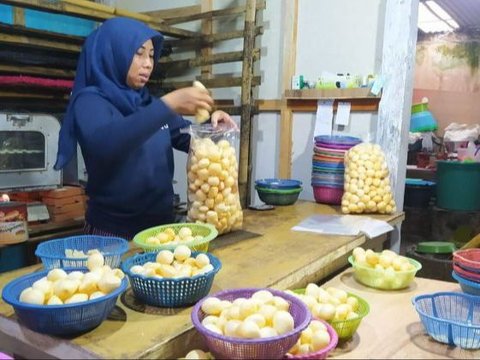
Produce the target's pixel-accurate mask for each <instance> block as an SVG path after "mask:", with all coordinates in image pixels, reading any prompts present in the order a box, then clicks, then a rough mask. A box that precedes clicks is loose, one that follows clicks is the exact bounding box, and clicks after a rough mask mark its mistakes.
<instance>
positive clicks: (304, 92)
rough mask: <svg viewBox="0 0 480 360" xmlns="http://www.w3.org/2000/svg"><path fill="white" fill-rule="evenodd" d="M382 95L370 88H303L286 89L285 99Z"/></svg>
mask: <svg viewBox="0 0 480 360" xmlns="http://www.w3.org/2000/svg"><path fill="white" fill-rule="evenodd" d="M380 97H381V96H376V95H373V94H372V93H371V92H370V88H352V89H301V90H285V99H287V100H290V99H295V100H298V99H302V100H320V99H325V100H328V99H332V100H338V99H340V100H341V99H352V100H354V99H356V100H363V99H370V100H371V99H376V100H377V101H378V100H380Z"/></svg>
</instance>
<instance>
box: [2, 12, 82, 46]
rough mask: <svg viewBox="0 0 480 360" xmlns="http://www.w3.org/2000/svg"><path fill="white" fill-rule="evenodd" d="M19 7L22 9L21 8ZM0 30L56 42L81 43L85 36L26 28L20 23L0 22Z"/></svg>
mask: <svg viewBox="0 0 480 360" xmlns="http://www.w3.org/2000/svg"><path fill="white" fill-rule="evenodd" d="M19 9H20V10H23V9H21V8H19ZM0 32H2V33H5V34H12V35H25V36H29V37H34V38H39V39H47V40H54V41H56V42H63V43H68V44H77V45H82V44H83V42H84V41H85V38H84V37H82V36H75V35H67V34H62V33H58V32H54V31H45V30H38V29H33V28H28V27H25V26H20V25H8V24H0Z"/></svg>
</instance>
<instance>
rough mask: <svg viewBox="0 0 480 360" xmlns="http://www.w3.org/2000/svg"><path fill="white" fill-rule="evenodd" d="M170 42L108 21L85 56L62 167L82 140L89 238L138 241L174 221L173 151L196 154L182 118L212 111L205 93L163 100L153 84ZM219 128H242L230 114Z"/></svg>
mask: <svg viewBox="0 0 480 360" xmlns="http://www.w3.org/2000/svg"><path fill="white" fill-rule="evenodd" d="M162 42H163V36H162V35H161V34H160V33H158V32H156V31H154V30H152V29H150V28H149V27H148V26H146V25H145V24H143V23H141V22H138V21H136V20H132V19H127V18H113V19H110V20H107V21H105V22H104V23H103V24H102V25H101V26H100V27H99V28H98V29H97V30H95V31H94V32H93V33H92V34H90V35H89V36H88V37H87V39H86V41H85V44H84V46H83V49H82V52H81V54H80V58H79V63H78V65H77V72H76V76H75V83H74V87H73V91H72V95H71V97H70V102H69V105H68V108H67V113H66V116H65V118H64V121H63V124H62V128H61V130H60V139H59V148H58V154H57V162H56V164H55V169H57V170H59V169H62V168H63V167H64V166H65V165H66V164H67V163H68V162H69V160H70V159H71V158H72V156H73V154H74V150H75V148H76V144H77V141H78V143H79V144H80V147H81V150H82V154H83V158H84V160H85V165H86V168H87V172H88V184H87V187H86V192H87V195H88V197H89V201H88V210H87V212H86V215H85V220H86V225H85V232H86V233H87V234H102V235H110V236H120V237H123V238H127V239H131V238H132V237H133V236H134V235H135V234H136V233H138V232H139V231H141V230H143V229H146V228H149V227H152V226H155V225H160V224H165V223H170V222H172V221H173V220H174V213H173V186H172V181H173V170H174V165H173V149H172V148H175V149H177V150H181V151H184V152H188V149H189V145H190V136H189V135H188V134H183V133H180V129H181V128H184V127H187V126H189V125H190V122H189V121H187V120H185V119H183V118H182V117H181V116H180V115H179V114H194V113H195V112H196V111H197V109H202V108H203V109H207V110H209V111H210V110H211V106H212V104H213V100H212V98H211V97H210V95H209V94H208V92H207V91H205V90H200V89H198V88H194V87H189V88H185V89H179V90H176V91H173V92H171V93H168V94H167V95H165V96H163V97H162V98H161V99H157V98H154V97H152V96H151V95H149V93H148V90H147V88H145V84H146V83H147V81H148V80H149V78H150V75H151V73H152V70H153V67H154V65H155V64H156V63H157V62H158V59H159V56H160V51H161V48H162ZM211 121H212V124H213V125H214V126H216V125H217V123H218V122H220V121H224V122H226V123H228V124H232V125H234V122H233V120H232V119H231V118H230V116H229V115H228V114H226V113H225V112H223V111H216V112H214V113H213V114H212V118H211Z"/></svg>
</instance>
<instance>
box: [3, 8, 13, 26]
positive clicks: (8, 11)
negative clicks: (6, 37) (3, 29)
mask: <svg viewBox="0 0 480 360" xmlns="http://www.w3.org/2000/svg"><path fill="white" fill-rule="evenodd" d="M0 23H6V24H9V25H11V24H13V11H12V7H11V6H9V5H3V4H0Z"/></svg>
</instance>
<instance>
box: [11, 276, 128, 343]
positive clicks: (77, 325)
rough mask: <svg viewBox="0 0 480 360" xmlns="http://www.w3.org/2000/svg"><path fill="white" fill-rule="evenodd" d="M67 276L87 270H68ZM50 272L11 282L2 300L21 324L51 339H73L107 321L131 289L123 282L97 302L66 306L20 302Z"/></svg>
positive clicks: (125, 279)
mask: <svg viewBox="0 0 480 360" xmlns="http://www.w3.org/2000/svg"><path fill="white" fill-rule="evenodd" d="M64 270H65V271H66V272H69V271H74V270H77V271H78V270H80V271H83V272H87V271H88V269H79V268H66V269H64ZM47 274H48V271H47V270H45V271H41V272H35V273H33V274H29V275H25V276H22V277H19V278H17V279H15V280H13V281H11V282H9V283H8V284H7V285H6V286H5V287H4V288H3V292H2V298H3V300H4V301H5V302H6V303H7V304H10V305H11V306H12V307H13V309H14V310H15V314H16V315H17V317H18V319H19V320H20V322H21V323H22V324H24V325H25V326H26V327H28V328H29V329H31V330H33V331H37V332H39V333H42V334H50V335H62V336H64V335H72V334H78V333H82V332H85V331H88V330H91V329H93V328H95V327H97V326H98V325H100V324H101V323H102V321H104V320H105V319H106V318H107V316H108V314H110V312H111V311H112V309H113V307H114V306H115V303H116V302H117V298H118V296H119V295H120V294H121V293H123V292H124V291H125V290H126V289H127V286H128V281H127V278H123V280H122V283H121V285H120V287H119V288H117V289H115V290H114V291H112V292H111V293H110V294H107V295H105V296H102V297H99V298H97V299H93V300H88V301H84V302H81V303H75V304H66V305H33V304H26V303H23V302H20V301H19V300H18V299H19V297H20V293H21V292H22V291H23V290H24V289H26V288H27V287H30V286H32V284H33V283H34V282H35V281H37V280H40V279H41V278H42V277H44V276H47Z"/></svg>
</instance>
